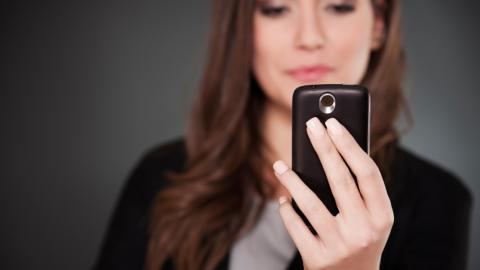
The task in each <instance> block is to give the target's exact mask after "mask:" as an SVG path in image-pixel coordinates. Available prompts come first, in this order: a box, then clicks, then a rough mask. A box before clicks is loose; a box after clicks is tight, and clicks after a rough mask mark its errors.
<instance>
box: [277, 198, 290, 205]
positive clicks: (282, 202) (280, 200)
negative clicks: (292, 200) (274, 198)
mask: <svg viewBox="0 0 480 270" xmlns="http://www.w3.org/2000/svg"><path fill="white" fill-rule="evenodd" d="M287 201H288V199H287V196H280V197H278V204H280V205H282V204H284V203H286V202H287Z"/></svg>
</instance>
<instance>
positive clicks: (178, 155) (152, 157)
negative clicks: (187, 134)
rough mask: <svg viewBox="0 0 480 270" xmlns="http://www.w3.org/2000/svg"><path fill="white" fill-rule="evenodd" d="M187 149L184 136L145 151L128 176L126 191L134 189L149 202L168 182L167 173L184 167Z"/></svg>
mask: <svg viewBox="0 0 480 270" xmlns="http://www.w3.org/2000/svg"><path fill="white" fill-rule="evenodd" d="M185 160H186V151H185V144H184V139H183V137H177V138H174V139H170V140H168V141H165V142H162V143H158V144H156V145H154V146H152V147H150V148H148V149H146V150H144V151H143V153H142V155H141V156H140V158H139V159H138V161H137V163H136V165H135V166H134V168H133V170H131V172H130V175H129V177H128V181H127V183H126V186H125V187H124V188H125V189H126V191H127V192H128V191H132V190H133V191H134V192H135V193H136V194H138V196H141V197H142V199H143V200H145V203H149V202H150V201H151V200H152V199H153V197H154V196H155V194H156V193H157V192H158V191H159V190H160V189H162V188H163V187H165V186H166V185H167V184H168V181H167V179H166V177H165V173H166V172H168V171H175V172H178V171H181V170H183V168H184V163H185Z"/></svg>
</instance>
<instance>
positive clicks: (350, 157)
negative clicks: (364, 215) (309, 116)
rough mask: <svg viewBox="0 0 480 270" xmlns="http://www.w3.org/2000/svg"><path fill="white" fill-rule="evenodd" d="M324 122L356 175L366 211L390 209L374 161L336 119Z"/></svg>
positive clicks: (375, 211) (378, 211) (382, 182)
mask: <svg viewBox="0 0 480 270" xmlns="http://www.w3.org/2000/svg"><path fill="white" fill-rule="evenodd" d="M325 124H326V125H327V130H328V133H329V134H330V137H331V138H332V141H333V143H334V144H335V147H336V148H337V149H338V151H339V152H340V154H341V155H342V156H343V158H344V159H345V161H346V162H347V164H348V166H349V167H350V168H351V169H352V172H353V173H354V174H355V175H356V176H357V182H358V186H359V189H360V192H361V194H362V196H363V199H364V201H365V205H366V207H367V209H368V211H369V212H370V213H372V214H374V213H382V212H385V209H387V210H388V209H391V205H390V199H389V198H388V194H387V191H386V188H385V183H384V181H383V178H382V176H381V173H380V171H379V170H378V167H377V165H376V164H375V162H374V161H373V160H372V159H371V158H370V156H368V154H367V153H365V151H364V150H363V149H362V148H361V147H360V145H358V143H357V141H355V139H354V138H353V136H352V135H351V134H350V132H348V130H347V129H346V128H345V127H344V126H343V125H341V124H340V123H339V122H338V121H337V120H336V119H334V118H330V119H328V120H327V121H326V122H325Z"/></svg>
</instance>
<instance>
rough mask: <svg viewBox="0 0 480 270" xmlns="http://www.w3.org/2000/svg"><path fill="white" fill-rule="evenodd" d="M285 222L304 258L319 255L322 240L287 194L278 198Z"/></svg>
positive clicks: (281, 214)
mask: <svg viewBox="0 0 480 270" xmlns="http://www.w3.org/2000/svg"><path fill="white" fill-rule="evenodd" d="M278 202H279V204H280V205H279V209H278V210H279V212H280V216H281V217H282V220H283V224H284V225H285V228H286V229H287V231H288V233H289V234H290V236H291V238H292V240H293V242H294V243H295V245H296V246H297V248H298V251H299V252H300V254H301V255H302V257H303V258H311V257H312V256H317V255H318V254H317V253H318V251H319V246H320V243H321V242H320V241H318V240H317V238H316V237H315V236H314V235H313V234H312V233H311V232H310V230H309V229H308V228H307V226H306V225H305V223H304V222H303V220H302V219H301V218H300V216H298V214H297V213H296V212H295V210H294V209H293V207H292V205H291V204H290V202H289V201H288V199H287V198H286V197H285V196H282V197H280V198H279V199H278Z"/></svg>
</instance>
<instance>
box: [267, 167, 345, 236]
mask: <svg viewBox="0 0 480 270" xmlns="http://www.w3.org/2000/svg"><path fill="white" fill-rule="evenodd" d="M273 168H274V170H275V175H276V176H277V178H278V179H279V180H280V182H281V183H282V184H283V185H284V186H285V187H286V188H287V190H288V191H289V192H290V194H291V195H292V197H293V199H294V200H295V202H296V203H297V205H298V207H299V208H300V210H301V211H302V212H303V213H304V214H305V217H306V218H307V219H308V221H309V222H310V224H311V225H312V226H313V228H314V229H315V231H316V232H317V234H318V236H319V237H320V239H322V240H323V241H324V242H326V243H327V244H329V243H332V242H335V241H338V239H339V233H338V229H337V224H336V220H335V218H334V217H333V216H332V214H330V211H328V209H327V207H326V206H325V205H324V204H323V202H322V201H321V200H320V199H319V198H318V197H317V195H316V194H315V193H314V192H313V191H312V190H311V189H310V188H309V187H308V186H307V185H305V183H304V182H303V181H302V180H301V179H300V178H299V177H298V175H297V174H296V173H295V172H294V171H292V170H291V169H290V168H289V167H288V166H287V165H286V164H285V163H284V162H283V161H281V160H278V161H276V162H275V163H274V164H273ZM302 223H303V221H302Z"/></svg>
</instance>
